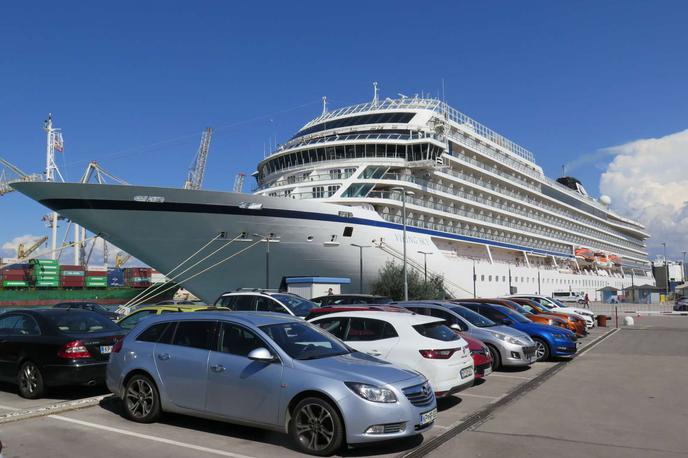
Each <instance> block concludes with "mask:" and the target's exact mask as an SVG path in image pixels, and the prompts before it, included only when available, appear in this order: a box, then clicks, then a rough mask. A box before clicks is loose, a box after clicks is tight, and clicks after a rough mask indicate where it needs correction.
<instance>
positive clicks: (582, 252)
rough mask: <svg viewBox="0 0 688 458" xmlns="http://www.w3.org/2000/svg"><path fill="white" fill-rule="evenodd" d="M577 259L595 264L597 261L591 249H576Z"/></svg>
mask: <svg viewBox="0 0 688 458" xmlns="http://www.w3.org/2000/svg"><path fill="white" fill-rule="evenodd" d="M576 257H577V258H581V259H583V260H585V261H587V262H593V261H594V260H595V254H594V253H593V252H592V250H591V249H589V248H576Z"/></svg>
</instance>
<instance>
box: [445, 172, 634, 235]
mask: <svg viewBox="0 0 688 458" xmlns="http://www.w3.org/2000/svg"><path fill="white" fill-rule="evenodd" d="M441 173H445V174H447V175H451V176H453V177H454V178H458V179H460V180H463V181H468V182H470V183H473V184H475V185H478V186H480V187H482V188H485V189H484V192H487V193H491V194H505V195H507V196H509V197H511V198H513V199H516V200H519V201H523V202H526V203H529V204H531V205H533V206H536V207H538V208H539V209H546V210H548V211H550V212H552V213H556V214H557V215H561V216H564V217H566V218H571V219H575V220H577V221H581V222H582V223H584V224H586V225H591V226H595V227H597V228H599V229H602V230H603V231H606V232H610V233H612V234H614V235H616V236H618V237H620V238H622V239H627V238H628V235H627V234H624V233H622V232H621V231H618V230H616V229H614V228H612V227H609V226H605V225H604V224H603V223H601V222H599V221H596V220H594V219H592V218H587V217H584V216H578V215H574V214H573V213H572V212H567V211H565V210H562V209H559V208H557V207H554V206H552V205H550V204H548V203H545V202H544V201H540V200H536V199H533V198H530V197H528V196H526V195H525V194H521V193H516V192H513V191H510V190H509V189H507V188H504V187H501V186H500V187H498V188H494V189H491V188H490V186H493V187H494V185H492V184H488V183H486V182H485V181H483V180H481V179H479V178H474V177H472V176H469V175H466V174H464V173H459V172H456V171H454V170H451V169H447V170H443V171H442V172H441ZM629 247H635V248H642V247H644V245H643V244H642V243H637V244H635V245H634V244H633V243H632V242H631V245H629Z"/></svg>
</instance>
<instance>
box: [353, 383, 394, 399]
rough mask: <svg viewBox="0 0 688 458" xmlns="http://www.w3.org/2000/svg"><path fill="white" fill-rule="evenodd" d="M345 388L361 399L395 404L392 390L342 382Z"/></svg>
mask: <svg viewBox="0 0 688 458" xmlns="http://www.w3.org/2000/svg"><path fill="white" fill-rule="evenodd" d="M344 383H345V384H346V386H347V387H348V388H349V389H350V390H351V391H353V392H354V393H356V394H357V395H359V396H360V397H362V398H363V399H367V400H368V401H372V402H384V403H392V402H397V397H396V395H395V394H394V392H393V391H392V390H388V389H387V388H382V387H379V386H375V385H368V384H366V383H356V382H344Z"/></svg>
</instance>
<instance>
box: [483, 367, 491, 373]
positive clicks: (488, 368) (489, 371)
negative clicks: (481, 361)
mask: <svg viewBox="0 0 688 458" xmlns="http://www.w3.org/2000/svg"><path fill="white" fill-rule="evenodd" d="M491 373H492V368H491V367H486V368H485V370H484V371H483V375H490V374H491Z"/></svg>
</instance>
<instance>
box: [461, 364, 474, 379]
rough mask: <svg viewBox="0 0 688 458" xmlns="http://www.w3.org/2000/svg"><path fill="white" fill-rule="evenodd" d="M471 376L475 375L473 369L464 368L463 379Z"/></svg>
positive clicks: (462, 371) (462, 370)
mask: <svg viewBox="0 0 688 458" xmlns="http://www.w3.org/2000/svg"><path fill="white" fill-rule="evenodd" d="M471 375H473V368H472V367H464V368H463V369H461V378H462V379H464V378H468V377H470V376H471Z"/></svg>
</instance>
